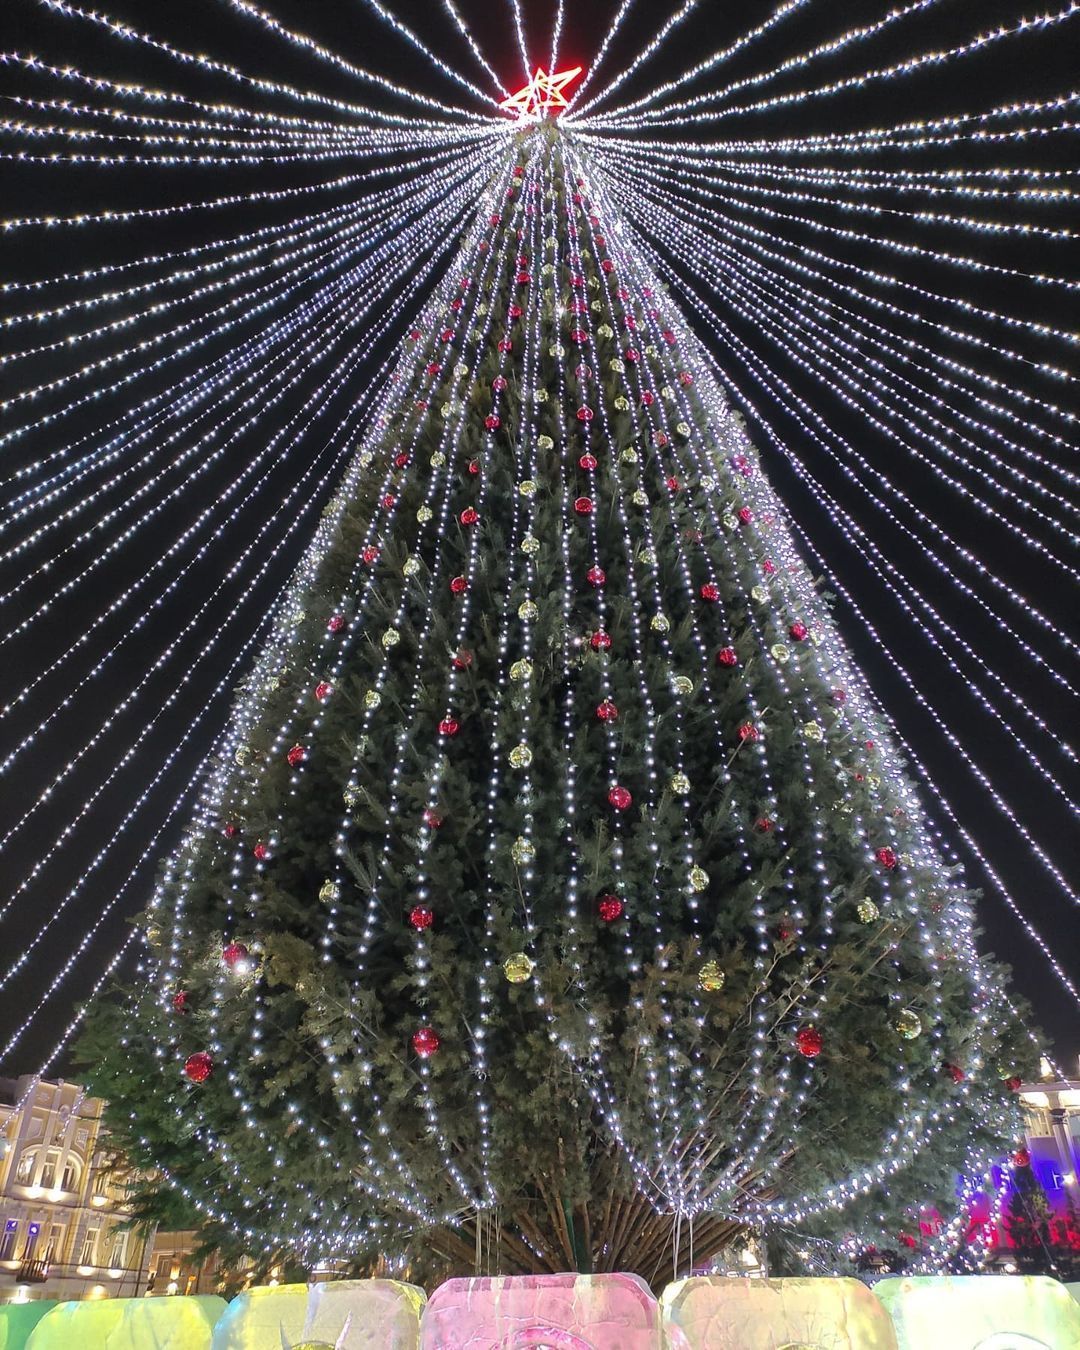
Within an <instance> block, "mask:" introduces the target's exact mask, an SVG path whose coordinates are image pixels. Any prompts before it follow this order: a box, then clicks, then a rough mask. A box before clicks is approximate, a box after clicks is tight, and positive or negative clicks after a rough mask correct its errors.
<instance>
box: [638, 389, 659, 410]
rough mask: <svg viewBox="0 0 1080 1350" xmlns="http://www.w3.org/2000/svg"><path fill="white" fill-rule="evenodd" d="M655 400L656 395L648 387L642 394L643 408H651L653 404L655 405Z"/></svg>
mask: <svg viewBox="0 0 1080 1350" xmlns="http://www.w3.org/2000/svg"><path fill="white" fill-rule="evenodd" d="M655 402H656V397H655V395H654V394H653V392H652V390H650V389H646V390H645V392H644V393H643V394H642V396H641V406H642V407H643V408H651V407H652V405H653V404H654V403H655Z"/></svg>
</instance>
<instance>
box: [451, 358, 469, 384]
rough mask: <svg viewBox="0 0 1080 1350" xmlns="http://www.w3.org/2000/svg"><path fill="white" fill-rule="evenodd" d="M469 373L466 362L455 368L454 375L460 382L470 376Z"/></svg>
mask: <svg viewBox="0 0 1080 1350" xmlns="http://www.w3.org/2000/svg"><path fill="white" fill-rule="evenodd" d="M468 373H469V367H468V366H467V365H466V364H465V362H464V361H459V362H458V364H457V365H456V366H455V367H454V374H455V375H456V376H457V377H458V379H459V380H463V379H464V378H465V376H466V375H468Z"/></svg>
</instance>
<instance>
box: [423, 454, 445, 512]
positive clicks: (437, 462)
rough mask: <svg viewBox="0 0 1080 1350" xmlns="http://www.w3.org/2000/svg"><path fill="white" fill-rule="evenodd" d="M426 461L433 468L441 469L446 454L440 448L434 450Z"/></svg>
mask: <svg viewBox="0 0 1080 1350" xmlns="http://www.w3.org/2000/svg"><path fill="white" fill-rule="evenodd" d="M428 463H429V464H430V465H431V467H432V468H433V469H441V468H442V466H443V465H444V464H445V463H446V456H445V455H444V454H443V452H442V451H441V450H436V451H435V453H434V454H433V455H432V456H431V459H430V460H429V461H428ZM424 509H425V508H424V507H421V508H420V510H421V511H422V510H424ZM417 514H418V515H419V512H417Z"/></svg>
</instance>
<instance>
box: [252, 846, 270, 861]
mask: <svg viewBox="0 0 1080 1350" xmlns="http://www.w3.org/2000/svg"><path fill="white" fill-rule="evenodd" d="M251 851H252V853H253V854H254V855H255V857H256V858H258V860H259V862H262V861H263V859H264V858H269V856H270V850H269V849H268V848H267V847H266V845H265V844H256V845H255V847H254V848H253V849H252V850H251Z"/></svg>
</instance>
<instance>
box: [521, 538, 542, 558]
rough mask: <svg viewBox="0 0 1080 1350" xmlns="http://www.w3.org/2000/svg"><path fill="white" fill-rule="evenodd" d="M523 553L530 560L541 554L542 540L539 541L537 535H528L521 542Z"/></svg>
mask: <svg viewBox="0 0 1080 1350" xmlns="http://www.w3.org/2000/svg"><path fill="white" fill-rule="evenodd" d="M521 551H522V553H524V554H525V555H526V557H529V558H531V557H532V556H533V555H534V554H536V553H539V552H540V540H539V539H537V537H536V535H535V534H527V535H526V536H525V538H524V539H523V540H522V541H521Z"/></svg>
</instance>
